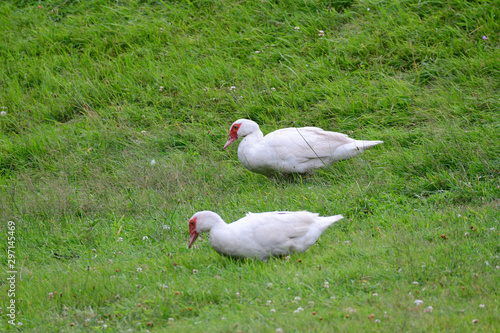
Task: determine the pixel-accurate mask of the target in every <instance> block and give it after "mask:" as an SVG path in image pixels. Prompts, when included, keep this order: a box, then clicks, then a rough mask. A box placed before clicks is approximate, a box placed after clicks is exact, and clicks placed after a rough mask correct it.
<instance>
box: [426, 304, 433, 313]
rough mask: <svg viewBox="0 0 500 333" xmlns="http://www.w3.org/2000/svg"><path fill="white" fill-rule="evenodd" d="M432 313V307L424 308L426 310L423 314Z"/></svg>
mask: <svg viewBox="0 0 500 333" xmlns="http://www.w3.org/2000/svg"><path fill="white" fill-rule="evenodd" d="M432 311H434V308H433V307H432V305H429V306H428V307H426V308H425V309H424V312H425V313H429V312H432Z"/></svg>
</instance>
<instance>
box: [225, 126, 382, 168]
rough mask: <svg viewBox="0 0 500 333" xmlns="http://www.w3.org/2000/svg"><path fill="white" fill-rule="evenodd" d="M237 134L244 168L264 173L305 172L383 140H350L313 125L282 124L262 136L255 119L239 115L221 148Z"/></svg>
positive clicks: (236, 137)
mask: <svg viewBox="0 0 500 333" xmlns="http://www.w3.org/2000/svg"><path fill="white" fill-rule="evenodd" d="M241 137H243V140H242V141H241V143H240V145H239V147H238V159H239V160H240V162H241V163H242V164H243V165H244V166H245V168H247V169H248V170H250V171H253V172H257V173H261V174H264V175H266V176H271V175H273V174H276V173H305V172H308V171H311V170H314V169H317V168H320V167H322V166H325V165H327V164H330V163H333V162H336V161H340V160H345V159H349V158H351V157H354V156H356V155H358V154H359V153H361V152H363V151H364V150H365V149H368V148H370V147H373V146H375V145H378V144H379V143H383V141H362V140H354V139H351V138H349V137H348V136H347V135H346V134H342V133H336V132H328V131H324V130H322V129H321V128H317V127H299V128H285V129H280V130H277V131H274V132H272V133H269V134H268V135H266V136H264V135H263V134H262V131H261V130H260V128H259V125H258V124H257V123H256V122H254V121H251V120H248V119H239V120H236V121H235V122H234V123H233V124H232V125H231V128H230V130H229V139H228V140H227V142H226V144H225V145H224V149H225V148H227V147H228V146H229V145H230V144H231V143H233V142H234V141H235V140H237V139H238V138H241Z"/></svg>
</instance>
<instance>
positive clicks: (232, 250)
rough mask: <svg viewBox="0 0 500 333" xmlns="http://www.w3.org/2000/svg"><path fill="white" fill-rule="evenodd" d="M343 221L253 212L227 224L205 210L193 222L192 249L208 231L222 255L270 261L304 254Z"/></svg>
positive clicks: (310, 216)
mask: <svg viewBox="0 0 500 333" xmlns="http://www.w3.org/2000/svg"><path fill="white" fill-rule="evenodd" d="M342 218H343V216H342V215H335V216H328V217H321V216H319V214H315V213H310V212H306V211H301V212H269V213H257V214H253V213H249V214H247V216H245V217H243V218H241V219H239V220H238V221H236V222H233V223H230V224H227V223H226V222H224V220H222V218H221V217H220V216H219V215H218V214H216V213H214V212H211V211H208V210H205V211H201V212H198V213H196V214H194V215H193V217H191V219H190V220H189V234H190V238H189V245H188V247H189V248H191V247H192V246H193V243H194V242H195V240H196V238H198V236H199V235H200V234H201V233H203V232H205V231H207V232H209V233H210V236H209V239H210V244H211V245H212V247H213V248H214V250H215V251H217V252H218V253H219V254H222V255H225V256H229V257H234V258H258V259H260V260H263V261H266V260H267V259H268V258H269V257H271V256H283V255H288V254H291V253H293V252H304V251H305V250H307V248H308V247H309V246H311V245H313V244H314V243H315V242H316V241H317V240H318V238H319V236H321V234H322V233H323V231H325V230H326V229H327V228H328V227H329V226H330V225H331V224H332V223H334V222H336V221H338V220H340V219H342Z"/></svg>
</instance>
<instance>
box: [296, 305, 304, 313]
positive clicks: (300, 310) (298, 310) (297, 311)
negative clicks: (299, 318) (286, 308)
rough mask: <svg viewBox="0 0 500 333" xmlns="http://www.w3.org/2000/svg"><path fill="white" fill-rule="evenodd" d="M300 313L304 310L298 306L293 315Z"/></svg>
mask: <svg viewBox="0 0 500 333" xmlns="http://www.w3.org/2000/svg"><path fill="white" fill-rule="evenodd" d="M302 311H304V309H303V308H301V307H300V306H299V307H298V308H297V310H295V311H293V313H299V312H302Z"/></svg>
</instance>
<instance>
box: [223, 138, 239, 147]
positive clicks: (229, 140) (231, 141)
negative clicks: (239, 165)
mask: <svg viewBox="0 0 500 333" xmlns="http://www.w3.org/2000/svg"><path fill="white" fill-rule="evenodd" d="M236 139H237V138H236V137H231V136H230V137H229V139H227V142H226V144H225V145H224V149H226V148H227V147H228V146H229V145H230V144H231V143H233V142H234V140H236Z"/></svg>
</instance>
